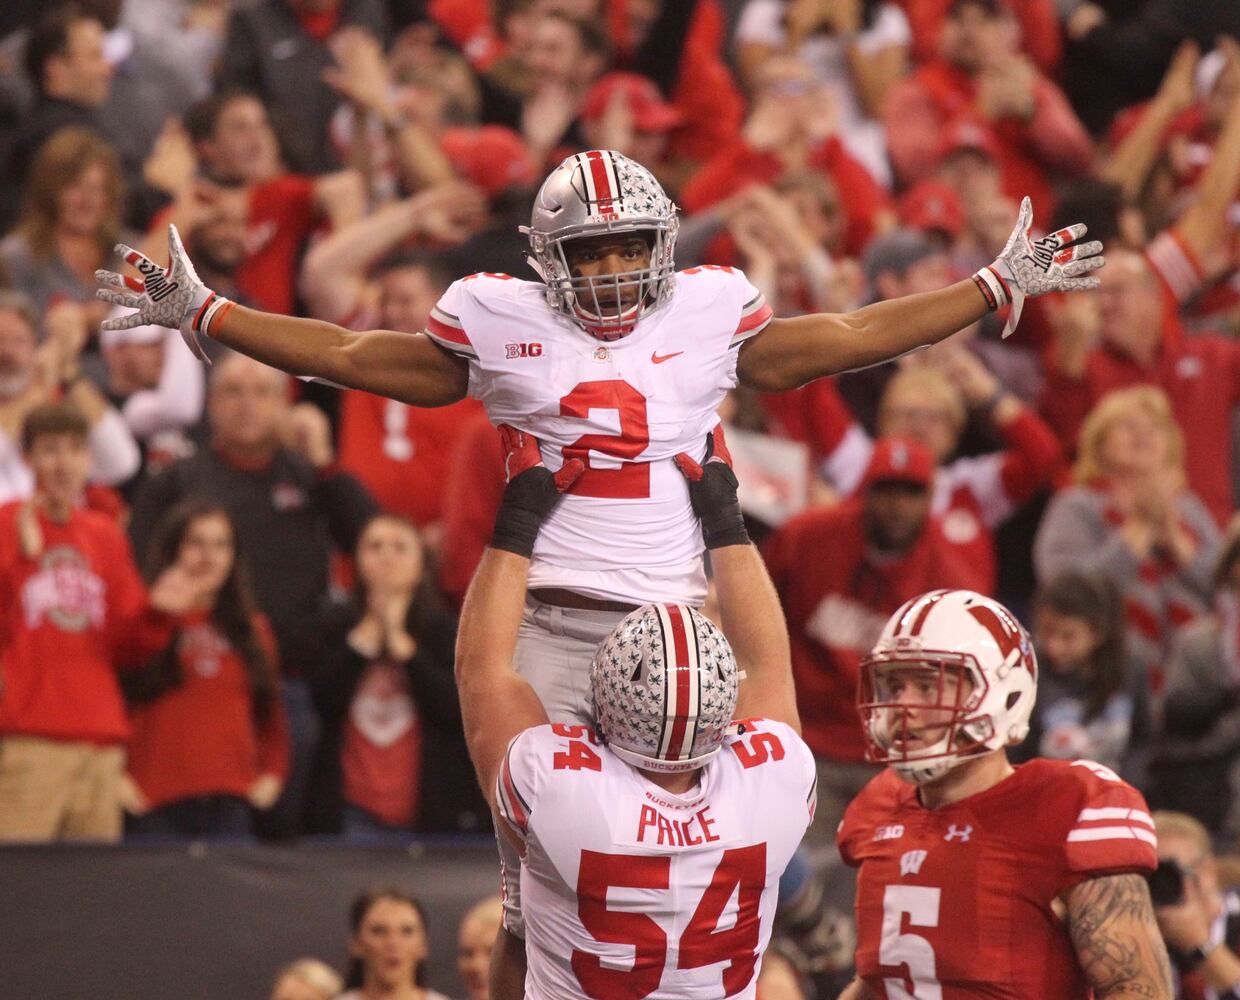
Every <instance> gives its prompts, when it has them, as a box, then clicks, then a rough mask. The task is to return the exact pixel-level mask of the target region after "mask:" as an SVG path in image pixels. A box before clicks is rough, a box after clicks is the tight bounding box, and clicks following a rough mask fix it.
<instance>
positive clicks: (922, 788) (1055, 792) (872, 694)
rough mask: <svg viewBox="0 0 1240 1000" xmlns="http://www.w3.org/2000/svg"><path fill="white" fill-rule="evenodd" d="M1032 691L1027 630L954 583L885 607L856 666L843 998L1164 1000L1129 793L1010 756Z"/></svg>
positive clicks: (1135, 799) (1150, 832)
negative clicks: (851, 955)
mask: <svg viewBox="0 0 1240 1000" xmlns="http://www.w3.org/2000/svg"><path fill="white" fill-rule="evenodd" d="M1036 690H1037V663H1036V661H1035V659H1034V654H1033V647H1032V645H1031V644H1030V641H1029V636H1028V635H1027V634H1026V632H1025V630H1024V629H1023V628H1022V627H1021V626H1020V624H1019V623H1018V622H1017V621H1016V619H1015V618H1014V617H1013V616H1012V615H1011V613H1010V612H1008V610H1007V609H1006V608H1004V607H1003V606H1002V605H1001V604H999V603H997V602H996V601H993V600H991V599H990V598H987V597H983V596H982V595H980V594H976V593H974V592H972V591H967V590H936V591H931V592H930V593H928V594H923V595H922V596H920V597H917V598H915V599H913V600H911V601H909V602H907V603H906V604H905V605H904V606H903V607H901V608H900V609H899V610H898V611H897V612H896V613H895V614H894V615H892V617H891V619H890V620H889V621H888V622H887V625H886V626H885V628H884V630H883V634H882V637H881V638H880V639H879V641H878V644H877V645H876V646H875V647H874V650H873V652H872V653H871V654H870V656H869V657H868V658H867V659H866V660H865V661H864V662H863V664H862V678H861V685H860V696H859V697H860V708H861V716H862V725H863V728H864V730H865V734H866V738H867V741H868V743H869V747H870V756H871V759H873V760H876V761H880V762H884V763H887V764H889V765H890V766H889V767H888V769H887V770H885V771H883V772H882V773H881V774H879V775H878V776H877V777H876V778H874V779H873V780H872V781H871V782H870V784H869V785H867V786H866V788H865V789H863V790H862V792H861V794H860V795H858V796H857V798H856V799H854V800H853V802H852V803H851V804H850V805H849V807H848V811H847V812H846V813H845V815H844V820H843V822H842V823H841V824H840V829H839V834H838V844H839V849H840V853H841V855H842V856H843V857H844V860H845V861H847V862H848V863H849V864H851V865H855V866H857V867H858V868H859V869H860V871H859V873H858V878H857V901H856V909H857V912H856V916H857V959H856V962H857V979H856V980H854V982H853V983H852V984H851V985H850V986H849V987H848V988H847V989H846V990H845V991H844V993H843V994H842V995H841V1000H868V998H875V997H882V998H886V1000H966V998H974V997H976V998H986V1000H1050V998H1054V1000H1078V998H1079V1000H1086V998H1089V997H1096V998H1103V997H1138V996H1139V997H1151V998H1165V1000H1170V997H1171V995H1172V993H1171V981H1170V967H1169V965H1168V961H1167V953H1166V950H1165V948H1164V946H1163V943H1162V938H1161V937H1160V936H1159V932H1158V926H1157V924H1156V923H1155V921H1154V913H1153V908H1152V906H1151V903H1150V896H1149V889H1148V887H1147V886H1146V881H1145V878H1144V873H1146V872H1148V871H1152V870H1153V869H1154V868H1155V867H1156V866H1157V863H1158V856H1157V852H1156V849H1155V846H1156V838H1155V835H1154V824H1153V821H1152V820H1151V818H1150V815H1149V812H1148V811H1147V807H1146V805H1145V800H1144V799H1143V798H1142V797H1141V794H1140V792H1138V791H1137V790H1136V789H1134V788H1132V787H1131V786H1130V785H1128V784H1126V783H1125V782H1123V781H1122V780H1120V778H1119V777H1118V776H1117V775H1116V774H1114V772H1112V771H1110V770H1109V769H1107V768H1105V767H1103V766H1102V765H1100V764H1095V763H1093V762H1092V761H1072V762H1069V761H1058V760H1057V761H1051V760H1033V761H1030V762H1029V763H1027V764H1024V765H1022V766H1020V767H1013V766H1012V765H1011V764H1009V763H1008V760H1007V755H1006V753H1005V752H1004V747H1006V746H1008V745H1009V744H1013V743H1018V742H1020V741H1021V740H1022V739H1024V737H1025V734H1026V733H1027V732H1028V729H1029V713H1030V711H1031V709H1032V708H1033V701H1034V696H1035V694H1036Z"/></svg>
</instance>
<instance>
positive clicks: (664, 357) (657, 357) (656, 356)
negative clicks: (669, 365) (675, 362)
mask: <svg viewBox="0 0 1240 1000" xmlns="http://www.w3.org/2000/svg"><path fill="white" fill-rule="evenodd" d="M684 353H685V352H684V351H676V352H674V353H673V354H660V353H659V352H658V351H652V352H651V354H650V360H651V361H653V362H654V363H655V364H656V365H661V364H663V362H664V361H671V360H672V358H678V357H680V356H681V355H682V354H684Z"/></svg>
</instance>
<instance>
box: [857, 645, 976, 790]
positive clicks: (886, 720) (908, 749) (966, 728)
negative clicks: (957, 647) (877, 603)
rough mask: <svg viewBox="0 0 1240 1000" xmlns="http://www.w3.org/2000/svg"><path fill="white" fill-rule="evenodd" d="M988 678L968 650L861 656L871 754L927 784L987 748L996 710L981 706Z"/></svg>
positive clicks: (863, 711) (865, 724)
mask: <svg viewBox="0 0 1240 1000" xmlns="http://www.w3.org/2000/svg"><path fill="white" fill-rule="evenodd" d="M988 688H989V685H988V682H987V680H986V677H985V675H984V673H983V672H982V670H981V668H980V667H979V666H978V663H977V661H976V659H974V657H972V656H971V655H969V654H962V653H938V652H936V653H933V654H931V655H930V656H928V657H925V658H923V657H920V656H918V657H910V656H909V655H908V654H907V653H904V654H900V653H876V654H873V655H871V656H869V657H867V658H866V659H865V660H863V661H862V663H861V675H860V693H859V696H858V704H859V707H860V712H861V721H862V726H863V727H864V729H865V732H866V735H867V736H868V737H869V739H868V741H867V743H868V746H867V752H866V756H867V758H868V759H869V760H871V761H874V762H876V763H882V764H888V765H890V767H891V768H892V770H894V771H895V772H896V773H897V774H899V776H900V777H901V778H903V779H904V780H905V781H911V782H915V783H917V784H924V783H926V782H929V781H934V780H936V779H938V778H941V777H942V776H943V775H945V774H947V773H948V772H949V771H950V770H952V769H953V768H955V767H956V766H957V765H959V764H961V763H963V762H964V761H965V760H968V759H970V758H972V757H976V756H978V755H980V754H982V753H986V752H987V751H988V749H989V748H988V747H987V743H988V742H990V741H991V740H992V738H993V736H994V732H993V725H992V723H991V720H990V717H989V716H988V715H986V714H985V713H980V712H979V711H978V709H979V708H980V707H981V705H982V703H983V702H984V701H985V698H986V694H987V691H988Z"/></svg>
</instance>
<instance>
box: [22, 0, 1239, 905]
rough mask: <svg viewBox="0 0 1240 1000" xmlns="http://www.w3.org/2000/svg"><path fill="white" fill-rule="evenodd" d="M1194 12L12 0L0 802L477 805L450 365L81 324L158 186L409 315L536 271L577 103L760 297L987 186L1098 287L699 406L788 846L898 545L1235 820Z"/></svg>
mask: <svg viewBox="0 0 1240 1000" xmlns="http://www.w3.org/2000/svg"><path fill="white" fill-rule="evenodd" d="M1237 39H1240V5H1237V4H1236V3H1235V2H1234V0H1194V2H1192V3H1186V2H1176V0H1098V2H1090V0H83V2H77V3H48V2H47V0H7V2H6V3H5V4H3V7H2V9H0V234H3V238H2V239H0V504H6V505H7V506H4V507H2V508H0V683H2V684H4V687H2V688H0V839H2V840H7V841H32V840H34V841H52V840H60V839H94V840H117V839H120V838H121V837H124V838H126V839H129V838H132V839H135V840H142V839H145V840H148V841H149V840H163V841H167V840H169V839H174V840H175V839H178V838H180V839H201V838H232V839H237V838H251V837H259V838H263V839H286V838H293V837H299V836H307V835H318V836H333V837H343V838H346V839H347V840H350V841H354V842H359V843H392V842H404V841H406V840H407V839H408V838H409V837H410V836H413V835H420V834H443V833H448V834H461V833H485V832H487V831H488V830H489V822H490V820H489V816H488V815H487V813H486V808H485V805H484V803H483V802H482V800H481V798H480V796H479V795H478V793H477V790H476V788H475V787H474V781H473V778H472V774H471V772H470V769H469V766H468V761H467V757H466V754H465V751H464V746H463V741H462V738H461V732H460V713H459V707H458V705H457V703H456V693H455V688H454V684H453V676H452V651H453V643H454V630H455V625H456V619H455V609H456V608H457V607H458V606H459V603H460V601H461V599H462V597H463V594H464V590H465V587H466V586H467V584H468V581H469V579H470V576H471V574H472V572H473V569H474V567H475V565H476V564H477V561H478V559H479V557H480V555H481V552H482V549H483V547H484V546H485V544H486V543H487V541H488V539H489V536H490V529H491V524H492V520H493V517H494V512H495V509H496V507H497V505H498V502H499V497H500V493H501V487H502V462H501V456H500V450H499V444H498V440H497V436H496V434H495V432H494V430H493V429H492V428H491V427H490V425H489V424H488V423H487V420H486V418H485V416H484V414H483V413H482V410H481V407H480V406H479V405H478V404H477V403H475V402H473V401H465V402H462V403H459V404H456V405H453V406H450V407H446V408H443V409H437V410H419V409H412V408H409V407H407V406H405V405H403V404H400V403H397V402H393V401H389V400H384V399H380V398H377V397H374V396H370V395H367V394H364V393H359V392H355V391H347V390H339V389H336V388H331V387H326V386H321V385H313V384H300V383H294V382H292V381H291V380H290V379H288V378H286V377H285V376H284V375H282V374H281V373H279V372H276V371H274V370H272V369H269V368H266V367H264V366H262V365H260V364H258V363H256V362H253V361H251V360H248V359H246V358H243V357H240V356H235V355H229V354H227V352H225V351H222V350H219V351H217V352H216V355H215V357H214V364H213V365H212V366H211V367H210V368H209V369H208V368H204V367H203V366H201V365H199V364H198V362H196V361H195V360H194V359H193V358H192V357H191V355H190V354H189V352H188V350H187V349H186V348H185V346H184V345H183V344H182V342H181V339H180V337H179V336H177V335H176V334H168V333H166V332H165V331H164V330H162V329H159V328H154V327H139V328H136V329H132V330H126V331H109V332H102V333H101V332H100V323H101V321H102V320H103V319H104V318H106V316H107V314H108V308H109V307H108V306H106V305H105V304H103V303H101V302H99V301H98V300H97V299H96V298H95V297H94V288H95V283H94V277H93V275H94V271H95V269H96V268H100V267H107V268H112V269H117V270H119V269H120V267H119V261H118V260H117V259H115V257H114V253H113V246H114V244H115V243H116V242H117V241H118V240H124V241H125V242H127V243H129V244H131V245H133V246H135V247H138V248H139V249H142V250H143V251H144V252H146V253H147V254H148V255H150V256H152V257H153V258H155V259H157V260H158V259H166V235H165V234H166V228H167V224H168V223H169V222H175V223H176V224H177V226H178V227H179V229H180V231H181V233H182V234H183V236H184V238H185V242H186V245H187V247H188V250H189V253H190V256H191V257H192V259H193V260H194V262H195V264H196V266H197V269H198V271H199V273H200V275H201V277H202V278H203V280H204V281H205V282H206V284H207V285H209V286H211V287H213V288H215V289H217V290H218V291H220V292H221V293H223V294H225V295H227V296H228V297H229V298H232V299H235V300H236V301H239V302H242V303H245V304H249V305H253V306H256V307H259V308H262V309H267V310H273V311H277V312H284V313H291V314H297V315H303V316H310V317H315V318H319V319H323V320H328V321H331V322H334V323H339V324H342V325H345V326H349V327H353V328H356V329H369V328H375V327H381V328H386V329H391V330H397V331H405V332H409V333H414V332H417V331H419V330H421V329H422V327H423V325H424V323H425V322H426V318H427V315H428V313H429V311H430V309H431V307H432V305H433V304H434V303H435V301H436V299H437V298H438V296H439V295H440V294H441V293H442V292H443V291H444V289H445V288H446V287H447V285H448V284H449V283H450V282H451V281H452V280H454V279H455V278H458V277H461V276H464V275H467V274H471V273H475V272H479V271H494V272H505V273H510V274H513V275H516V276H519V277H523V278H533V277H534V275H533V272H531V271H529V270H528V269H527V267H526V265H525V263H524V259H523V250H524V249H525V242H524V238H523V237H521V236H520V235H519V234H518V232H517V228H516V227H517V226H518V225H519V224H521V223H522V222H524V221H526V220H527V219H528V212H529V206H530V204H531V201H532V196H533V192H534V190H535V189H536V187H537V185H538V183H539V182H540V181H541V179H542V178H543V176H545V174H546V173H547V172H548V170H549V169H550V168H551V167H553V166H554V165H555V164H557V163H558V162H559V160H560V159H561V158H562V157H563V156H565V155H567V154H568V153H571V152H575V151H578V150H580V149H583V148H591V147H603V148H611V149H616V150H619V151H620V152H623V153H625V154H627V155H629V156H631V157H633V158H635V159H637V160H638V161H640V162H641V163H643V164H645V165H647V166H648V167H650V168H651V169H652V170H653V171H654V172H655V174H656V175H657V176H658V177H659V179H660V180H661V181H662V182H663V184H664V185H665V186H666V187H667V189H668V191H669V193H670V194H671V195H672V197H673V198H674V200H675V201H676V202H677V204H678V205H680V206H681V208H682V210H683V213H684V216H683V222H682V226H681V235H680V239H679V243H678V247H677V251H678V257H677V264H678V266H679V267H680V268H682V269H683V268H688V267H691V266H695V265H698V264H703V263H710V264H718V265H734V266H739V267H741V268H743V269H744V271H745V272H746V274H747V275H748V277H749V278H750V280H751V281H753V282H754V284H756V285H757V286H758V287H759V288H761V289H762V290H763V292H764V293H765V295H766V297H767V299H768V301H769V302H770V303H771V305H772V306H773V307H774V309H775V311H776V313H777V314H778V315H784V316H789V315H795V314H798V313H804V312H818V311H842V310H848V309H852V308H855V307H857V306H860V305H863V304H865V303H867V302H873V301H878V300H882V299H886V298H892V297H895V296H900V295H905V294H909V293H911V292H917V291H923V290H929V289H933V288H936V287H939V286H941V285H944V284H947V283H949V282H951V281H953V280H957V279H959V278H961V277H967V276H968V275H969V274H971V273H972V272H973V271H974V270H975V269H976V268H977V267H979V266H981V265H983V264H985V263H988V262H989V261H990V260H991V259H992V257H993V256H994V254H995V253H996V252H997V251H998V249H999V248H1000V247H1001V246H1002V244H1003V242H1004V240H1005V239H1006V237H1007V235H1008V232H1009V230H1010V228H1011V226H1012V224H1013V221H1014V220H1015V218H1016V208H1017V205H1018V203H1019V200H1020V198H1021V197H1022V196H1023V195H1025V194H1028V195H1031V196H1032V198H1033V203H1034V211H1035V218H1036V219H1037V220H1039V222H1040V224H1042V225H1043V226H1045V228H1046V229H1048V230H1049V229H1054V228H1057V227H1059V226H1061V225H1064V224H1067V223H1069V222H1076V221H1084V222H1086V223H1088V225H1089V227H1090V236H1091V238H1098V239H1102V240H1103V241H1105V242H1106V245H1107V260H1108V264H1107V267H1106V270H1105V271H1104V272H1103V284H1102V287H1101V289H1100V290H1099V291H1097V292H1095V293H1079V294H1074V295H1065V296H1059V297H1048V298H1047V299H1039V300H1037V301H1030V302H1029V303H1028V305H1027V307H1026V309H1025V312H1024V316H1023V318H1022V320H1021V325H1020V327H1019V330H1018V332H1017V334H1016V336H1014V337H1012V338H1011V339H1009V340H1001V339H999V337H998V332H999V330H1000V329H1001V327H1002V319H1003V318H1002V317H1001V316H992V317H988V318H987V319H986V320H983V321H982V322H981V323H980V324H978V325H977V326H976V327H974V328H971V329H969V330H966V331H964V332H962V333H961V334H959V335H957V336H956V337H954V338H952V339H951V340H950V341H948V342H946V343H944V344H942V345H939V346H937V347H935V348H933V349H930V350H926V351H921V352H917V353H915V354H913V355H910V356H908V357H906V358H903V359H901V360H900V361H899V362H896V363H893V364H889V365H885V366H882V367H879V368H875V369H869V370H866V371H862V372H856V373H849V374H846V375H843V376H840V377H838V378H836V379H832V380H825V381H822V382H818V383H814V384H812V385H810V386H807V387H805V388H803V389H800V390H796V391H793V392H788V393H783V394H779V395H772V396H761V395H758V394H754V393H751V392H743V391H737V392H736V393H734V394H733V396H732V397H731V398H730V399H729V402H728V405H727V408H726V411H725V412H724V414H723V417H724V419H725V421H726V423H727V425H728V427H729V431H728V433H729V438H730V440H731V442H732V444H733V451H734V454H735V455H736V458H737V462H738V472H739V475H740V478H741V481H742V483H743V502H744V505H745V509H746V512H747V514H748V516H749V517H750V519H751V522H752V528H753V533H754V535H755V538H760V539H761V544H762V546H763V551H764V554H765V555H766V557H767V560H768V564H769V566H770V569H771V572H772V575H773V576H774V578H775V581H776V584H777V586H778V589H779V591H780V594H781V598H782V600H783V603H784V607H785V612H786V614H787V618H788V624H789V628H790V631H791V635H792V643H793V656H794V670H795V673H796V681H797V686H798V692H799V697H800V710H801V715H802V720H803V723H804V726H805V735H806V738H807V740H808V742H809V744H810V746H811V747H812V748H813V750H814V752H815V753H816V755H817V756H818V758H819V761H820V786H819V788H820V790H819V796H820V807H819V814H818V822H817V824H816V826H815V830H814V831H813V833H812V836H813V837H814V838H815V840H816V843H817V844H818V845H819V846H820V847H821V848H822V851H821V854H822V857H823V858H825V857H826V856H827V855H828V854H829V852H830V850H829V843H830V839H831V836H832V834H833V831H834V828H835V824H836V822H837V820H838V818H839V816H840V814H841V812H842V810H843V807H844V805H845V804H846V803H847V802H848V800H849V799H850V798H851V796H852V795H854V794H855V793H856V792H857V791H858V790H859V788H860V787H861V786H862V785H863V784H864V783H865V781H866V780H868V778H869V777H870V776H871V775H872V774H873V773H874V768H873V767H872V766H871V765H869V764H868V763H866V762H865V761H864V757H863V743H862V739H861V731H860V728H859V725H858V721H857V716H856V712H855V709H854V707H853V706H854V690H855V683H856V673H857V663H858V659H859V657H860V655H861V654H862V653H863V652H864V651H866V650H867V649H868V648H869V647H870V645H871V644H872V642H873V641H874V639H875V638H876V637H877V635H878V632H879V629H880V627H881V624H882V623H883V621H884V620H885V619H886V617H887V616H888V615H889V614H890V613H891V612H892V611H893V610H894V609H895V608H897V607H898V606H899V605H900V604H901V603H903V602H904V601H905V600H906V599H908V598H909V597H910V596H912V595H914V594H916V593H919V592H922V591H924V590H927V589H931V588H935V587H969V588H972V589H976V590H980V591H983V592H985V593H988V594H992V595H994V596H997V597H998V598H1000V599H1001V600H1003V601H1004V602H1006V603H1007V604H1008V605H1009V606H1012V607H1013V608H1015V609H1017V610H1018V611H1019V613H1020V614H1021V615H1022V617H1023V618H1024V620H1025V621H1026V623H1027V624H1028V625H1029V626H1030V627H1031V628H1032V630H1033V634H1034V637H1035V640H1036V643H1037V648H1038V654H1039V661H1040V663H1041V667H1042V676H1041V679H1040V688H1041V690H1040V692H1039V700H1038V706H1037V709H1036V713H1035V720H1034V732H1033V734H1032V735H1031V737H1030V739H1029V741H1028V742H1027V744H1026V746H1025V748H1024V749H1025V750H1026V752H1027V753H1029V754H1037V755H1042V756H1050V757H1060V758H1088V759H1092V760H1095V761H1098V762H1100V763H1101V764H1104V765H1106V766H1108V767H1111V768H1113V769H1115V770H1116V771H1118V772H1119V773H1120V774H1121V775H1123V776H1124V777H1125V778H1127V779H1128V780H1130V781H1132V782H1134V783H1135V784H1136V785H1137V786H1138V787H1139V788H1141V789H1142V790H1143V791H1144V792H1145V794H1146V795H1147V797H1148V798H1149V800H1150V803H1151V805H1152V806H1153V807H1155V808H1159V809H1172V810H1178V811H1180V812H1182V813H1185V814H1188V815H1190V816H1193V817H1196V818H1197V820H1199V821H1200V822H1201V823H1202V824H1204V828H1205V829H1206V830H1208V831H1209V833H1210V835H1211V836H1212V837H1213V838H1214V839H1215V841H1216V843H1218V844H1219V845H1221V846H1223V847H1225V848H1230V847H1231V846H1232V845H1234V844H1235V843H1236V838H1237V836H1238V835H1240V521H1236V520H1233V512H1234V511H1235V509H1236V501H1235V496H1236V487H1237V468H1238V466H1237V462H1236V453H1237V440H1238V439H1237V425H1236V422H1235V419H1234V416H1235V414H1234V410H1235V404H1236V403H1237V401H1240V342H1238V340H1237V338H1238V337H1240V200H1238V198H1237V193H1238V187H1240V43H1238V42H1237ZM49 510H50V511H52V512H53V513H54V514H56V516H54V517H51V518H50V519H49V518H48V517H47V512H48V511H49ZM57 512H59V513H57ZM603 528H604V526H602V525H600V530H602V529H603ZM19 677H20V678H22V680H21V681H20V683H19V682H17V681H16V680H15V678H19ZM32 775H33V776H34V777H33V778H32V777H31V776H32ZM402 905H403V904H402Z"/></svg>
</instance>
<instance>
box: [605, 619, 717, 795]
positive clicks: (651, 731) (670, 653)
mask: <svg viewBox="0 0 1240 1000" xmlns="http://www.w3.org/2000/svg"><path fill="white" fill-rule="evenodd" d="M738 682H739V675H738V671H737V666H736V657H735V656H734V655H733V653H732V647H731V646H730V645H728V640H727V639H726V638H724V635H723V633H722V632H721V631H720V630H719V628H718V626H716V625H715V624H714V622H712V621H711V620H710V619H709V618H706V617H705V616H704V615H702V614H701V613H699V612H697V611H695V610H694V609H693V608H689V607H685V606H684V605H683V604H647V605H646V606H645V607H641V608H638V609H637V610H636V611H634V612H632V613H631V614H629V615H628V616H627V617H626V618H625V619H624V621H622V622H621V623H620V624H619V625H617V626H616V627H615V629H614V630H613V631H612V633H611V635H610V636H608V637H607V638H606V639H605V640H604V641H603V643H602V644H601V645H600V646H599V648H598V652H597V653H595V655H594V664H593V666H592V667H591V669H590V687H591V694H592V696H593V701H594V717H595V719H597V720H598V728H599V736H600V737H601V738H602V739H603V741H604V742H605V743H606V744H607V745H608V746H609V747H610V748H611V750H612V752H613V753H615V754H616V756H618V757H620V758H621V759H622V760H624V761H627V762H628V763H629V764H632V765H633V766H635V767H640V768H645V769H647V770H651V771H691V770H693V769H694V768H698V767H701V766H702V765H703V764H705V763H706V762H707V761H708V760H710V759H711V758H712V757H713V756H714V755H715V754H717V753H718V752H719V749H720V747H722V746H723V738H724V735H725V734H726V733H727V731H728V728H729V727H730V726H731V724H732V714H733V712H735V710H736V693H737V684H738Z"/></svg>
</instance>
